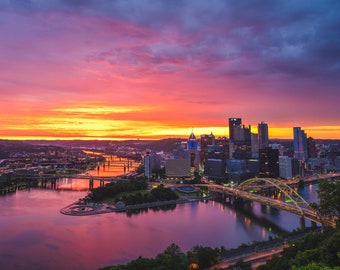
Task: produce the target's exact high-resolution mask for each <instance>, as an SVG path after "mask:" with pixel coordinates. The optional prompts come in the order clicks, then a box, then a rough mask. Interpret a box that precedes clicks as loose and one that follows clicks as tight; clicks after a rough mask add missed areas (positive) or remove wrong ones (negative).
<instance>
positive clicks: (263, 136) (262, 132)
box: [257, 121, 269, 149]
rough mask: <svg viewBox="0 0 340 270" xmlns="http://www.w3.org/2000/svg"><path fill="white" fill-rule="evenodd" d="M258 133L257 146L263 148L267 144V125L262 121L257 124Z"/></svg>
mask: <svg viewBox="0 0 340 270" xmlns="http://www.w3.org/2000/svg"><path fill="white" fill-rule="evenodd" d="M257 128H258V134H259V148H260V149H264V148H266V147H268V146H269V138H268V125H267V124H266V123H264V122H263V121H262V122H261V123H259V124H258V125H257Z"/></svg>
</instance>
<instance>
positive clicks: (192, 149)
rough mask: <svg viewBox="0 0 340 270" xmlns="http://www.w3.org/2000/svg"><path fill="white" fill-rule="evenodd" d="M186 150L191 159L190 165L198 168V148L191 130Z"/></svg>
mask: <svg viewBox="0 0 340 270" xmlns="http://www.w3.org/2000/svg"><path fill="white" fill-rule="evenodd" d="M188 152H189V157H190V161H191V167H195V168H196V169H198V168H199V163H200V156H199V148H198V143H197V140H196V137H195V135H194V133H193V132H192V133H191V134H190V136H189V139H188Z"/></svg>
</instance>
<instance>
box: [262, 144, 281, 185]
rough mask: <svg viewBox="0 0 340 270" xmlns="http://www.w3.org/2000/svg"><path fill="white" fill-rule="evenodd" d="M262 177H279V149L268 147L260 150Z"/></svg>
mask: <svg viewBox="0 0 340 270" xmlns="http://www.w3.org/2000/svg"><path fill="white" fill-rule="evenodd" d="M259 163H260V177H271V178H277V177H279V173H280V170H279V150H278V149H272V148H271V147H266V148H264V149H260V152H259Z"/></svg>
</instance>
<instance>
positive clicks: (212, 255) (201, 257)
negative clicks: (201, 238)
mask: <svg viewBox="0 0 340 270" xmlns="http://www.w3.org/2000/svg"><path fill="white" fill-rule="evenodd" d="M187 256H188V258H189V261H190V263H197V264H198V265H199V267H200V268H207V267H209V266H213V265H215V264H217V263H219V262H220V260H221V251H220V250H219V249H218V248H215V249H212V248H210V247H202V246H195V247H193V248H192V249H191V250H190V251H188V253H187Z"/></svg>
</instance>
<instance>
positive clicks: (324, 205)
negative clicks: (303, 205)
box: [312, 179, 340, 225]
mask: <svg viewBox="0 0 340 270" xmlns="http://www.w3.org/2000/svg"><path fill="white" fill-rule="evenodd" d="M317 193H318V197H319V200H320V203H319V204H318V205H317V204H312V207H313V208H315V209H316V210H317V211H318V212H319V213H320V216H321V217H333V218H335V219H336V220H337V223H338V224H337V225H339V218H340V182H339V181H332V180H330V179H324V180H321V181H320V182H319V189H318V191H317Z"/></svg>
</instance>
